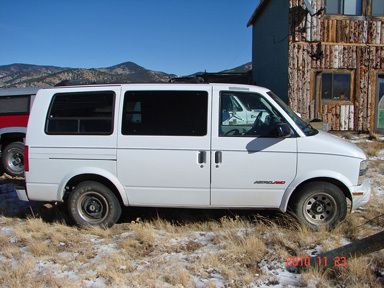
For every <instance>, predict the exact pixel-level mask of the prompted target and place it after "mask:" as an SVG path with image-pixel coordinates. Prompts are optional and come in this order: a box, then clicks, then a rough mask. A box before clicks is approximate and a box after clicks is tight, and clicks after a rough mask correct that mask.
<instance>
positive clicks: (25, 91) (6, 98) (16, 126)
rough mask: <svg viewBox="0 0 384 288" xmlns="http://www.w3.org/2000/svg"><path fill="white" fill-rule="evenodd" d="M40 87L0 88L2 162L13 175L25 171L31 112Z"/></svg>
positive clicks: (18, 174)
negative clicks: (24, 140)
mask: <svg viewBox="0 0 384 288" xmlns="http://www.w3.org/2000/svg"><path fill="white" fill-rule="evenodd" d="M37 91H38V88H32V87H31V88H2V89H0V148H1V150H0V151H1V162H2V165H3V168H4V170H5V172H6V173H7V174H9V175H11V176H22V175H23V173H24V165H23V159H24V143H23V138H24V137H25V133H26V130H27V129H26V128H27V124H28V117H29V112H30V110H31V106H32V103H33V100H34V97H35V95H36V93H37Z"/></svg>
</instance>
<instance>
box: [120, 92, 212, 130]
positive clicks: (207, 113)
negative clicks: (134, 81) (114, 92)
mask: <svg viewBox="0 0 384 288" xmlns="http://www.w3.org/2000/svg"><path fill="white" fill-rule="evenodd" d="M140 92H145V93H157V92H162V93H166V92H169V93H177V92H179V93H186V92H187V93H202V94H203V95H204V97H205V98H206V99H205V100H206V109H205V110H206V111H205V112H206V119H205V120H206V121H205V126H204V134H203V135H190V134H188V135H186V134H182V135H181V134H180V135H175V134H171V133H170V134H153V133H147V134H132V133H129V132H128V131H127V129H126V128H125V125H128V124H124V123H125V120H126V119H127V118H126V117H127V115H126V114H127V113H125V108H126V103H128V102H129V101H128V100H129V97H128V96H127V95H128V94H129V93H140ZM122 95H123V99H122V101H121V103H122V116H121V120H120V121H121V129H120V133H121V135H122V136H124V137H196V138H198V137H207V135H208V134H209V117H210V115H209V109H210V108H209V99H210V97H209V92H208V91H207V90H197V89H193V90H182V89H181V90H173V89H170V90H162V89H158V90H127V91H125V92H124V94H122ZM154 97H161V96H154ZM181 97H182V96H181ZM194 97H196V96H194ZM141 103H142V102H141ZM141 105H142V104H141ZM141 109H142V107H141ZM142 113H143V112H142V111H141V112H140V113H137V112H133V113H132V112H131V113H130V115H138V114H139V115H143V114H142ZM142 118H143V117H142V116H141V119H142Z"/></svg>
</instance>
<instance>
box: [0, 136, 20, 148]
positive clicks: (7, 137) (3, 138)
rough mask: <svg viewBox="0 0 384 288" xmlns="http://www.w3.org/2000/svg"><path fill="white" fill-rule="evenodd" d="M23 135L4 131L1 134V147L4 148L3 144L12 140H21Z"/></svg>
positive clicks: (5, 144)
mask: <svg viewBox="0 0 384 288" xmlns="http://www.w3.org/2000/svg"><path fill="white" fill-rule="evenodd" d="M24 137H25V134H24V133H6V134H2V135H1V147H2V149H4V147H5V146H7V145H8V144H10V143H12V142H18V141H20V142H23V139H24Z"/></svg>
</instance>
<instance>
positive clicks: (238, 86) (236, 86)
mask: <svg viewBox="0 0 384 288" xmlns="http://www.w3.org/2000/svg"><path fill="white" fill-rule="evenodd" d="M119 86H120V87H129V86H151V87H153V86H173V87H174V86H205V87H207V86H208V87H209V86H215V87H228V86H229V88H233V89H234V90H241V89H243V90H245V89H249V88H255V87H256V88H258V89H262V90H266V91H269V89H267V88H264V87H261V86H255V85H248V84H236V83H124V84H85V85H68V86H67V85H65V86H55V87H50V88H45V89H67V88H86V87H119Z"/></svg>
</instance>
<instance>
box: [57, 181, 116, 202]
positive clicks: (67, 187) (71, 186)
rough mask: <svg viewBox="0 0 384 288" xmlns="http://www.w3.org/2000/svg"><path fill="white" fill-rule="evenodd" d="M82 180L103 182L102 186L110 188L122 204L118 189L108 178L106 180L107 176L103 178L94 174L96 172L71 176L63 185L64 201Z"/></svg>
mask: <svg viewBox="0 0 384 288" xmlns="http://www.w3.org/2000/svg"><path fill="white" fill-rule="evenodd" d="M84 181H95V182H98V183H101V184H103V185H104V186H106V187H108V188H109V189H111V191H112V192H113V194H115V196H116V197H117V199H118V200H119V202H120V204H121V205H124V203H123V199H122V198H121V195H120V193H119V190H117V188H116V186H115V185H114V184H113V183H112V182H111V181H110V180H108V179H107V178H105V177H103V176H100V175H96V174H82V175H77V176H75V177H73V178H71V179H70V180H69V181H68V183H67V184H66V185H65V191H64V197H63V200H64V201H66V200H67V198H68V196H69V194H70V193H71V191H72V190H73V189H74V188H75V187H76V186H77V185H79V184H80V183H81V182H84Z"/></svg>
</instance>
